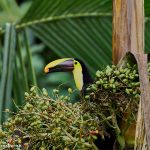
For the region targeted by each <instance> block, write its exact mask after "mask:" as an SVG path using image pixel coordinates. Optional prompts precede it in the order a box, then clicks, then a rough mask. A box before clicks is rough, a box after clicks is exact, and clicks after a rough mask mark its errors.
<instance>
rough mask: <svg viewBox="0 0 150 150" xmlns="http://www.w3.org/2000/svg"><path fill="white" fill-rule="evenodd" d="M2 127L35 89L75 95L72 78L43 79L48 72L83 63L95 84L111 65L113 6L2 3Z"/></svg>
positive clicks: (77, 1) (104, 1)
mask: <svg viewBox="0 0 150 150" xmlns="http://www.w3.org/2000/svg"><path fill="white" fill-rule="evenodd" d="M145 24H146V27H145V51H148V50H150V42H149V40H150V34H149V33H150V1H149V0H145ZM0 35H1V36H0V37H1V40H0V122H3V121H4V120H6V118H7V117H8V114H7V113H4V112H3V111H4V110H5V109H10V110H11V111H16V108H15V106H14V103H16V104H17V105H21V104H23V102H24V92H25V91H27V92H28V91H29V89H30V87H32V86H33V85H36V86H38V87H39V88H40V89H42V88H46V89H47V90H48V92H49V93H51V92H52V89H54V88H60V89H61V92H62V94H66V91H67V88H68V87H72V88H73V89H75V85H74V81H73V78H72V74H71V73H53V74H49V75H45V74H44V72H43V69H44V66H45V65H46V64H47V63H49V62H50V61H52V60H55V59H58V58H65V57H73V58H79V59H81V60H82V61H84V63H85V64H86V66H87V68H88V70H89V72H90V74H91V75H92V76H93V78H94V74H95V72H96V70H98V69H102V68H104V67H105V66H106V65H108V64H111V61H112V48H111V47H112V46H111V45H112V0H93V1H91V0H43V1H41V0H1V1H0Z"/></svg>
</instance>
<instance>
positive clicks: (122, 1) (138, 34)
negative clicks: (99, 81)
mask: <svg viewBox="0 0 150 150" xmlns="http://www.w3.org/2000/svg"><path fill="white" fill-rule="evenodd" d="M127 52H130V53H132V54H133V55H134V57H135V59H136V61H137V64H138V70H139V76H140V83H141V85H140V86H141V103H142V111H143V115H144V123H145V131H146V140H147V144H148V149H150V100H149V99H150V87H149V79H148V72H147V55H146V54H144V0H113V63H114V64H117V63H118V62H119V60H120V59H121V58H122V57H123V56H124V55H125V54H126V53H127Z"/></svg>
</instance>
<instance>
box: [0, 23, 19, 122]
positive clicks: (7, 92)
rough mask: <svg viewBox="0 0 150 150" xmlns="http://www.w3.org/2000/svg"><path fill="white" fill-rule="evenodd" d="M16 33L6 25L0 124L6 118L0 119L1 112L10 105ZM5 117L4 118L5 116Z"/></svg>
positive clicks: (11, 26) (0, 89) (0, 95)
mask: <svg viewBox="0 0 150 150" xmlns="http://www.w3.org/2000/svg"><path fill="white" fill-rule="evenodd" d="M15 46H16V32H15V28H14V26H13V25H11V24H6V32H5V41H4V51H3V68H2V77H1V86H0V122H2V120H5V119H6V118H1V116H2V111H3V109H5V108H8V109H9V108H10V107H11V105H12V97H11V92H12V79H13V68H14V59H15ZM5 117H6V116H5Z"/></svg>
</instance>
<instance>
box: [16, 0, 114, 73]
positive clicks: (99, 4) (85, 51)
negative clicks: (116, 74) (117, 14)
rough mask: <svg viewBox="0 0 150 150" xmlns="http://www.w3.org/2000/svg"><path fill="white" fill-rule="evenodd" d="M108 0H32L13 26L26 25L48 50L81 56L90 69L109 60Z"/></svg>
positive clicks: (65, 55)
mask: <svg viewBox="0 0 150 150" xmlns="http://www.w3.org/2000/svg"><path fill="white" fill-rule="evenodd" d="M111 3H112V2H111V1H110V0H105V1H104V0H103V1H100V0H94V1H91V0H84V1H83V0H72V1H69V0H50V1H49V0H43V1H40V0H36V1H35V2H33V4H32V6H31V8H30V9H29V11H28V12H27V14H26V15H25V17H24V18H23V19H22V21H21V22H20V23H19V24H18V25H17V28H23V27H26V26H29V27H30V28H31V29H32V30H33V31H34V33H35V35H36V36H38V37H39V38H40V39H41V40H42V41H43V42H44V43H45V44H46V45H48V46H49V48H50V50H53V51H55V52H56V53H57V54H58V55H59V56H60V57H75V58H80V59H82V60H83V61H85V63H86V64H87V66H88V68H89V69H90V71H91V72H92V73H94V72H95V71H96V70H97V69H99V68H100V67H103V66H104V65H106V64H110V63H111V32H112V31H111V30H112V27H111V23H112V18H111V11H112V8H111ZM39 4H40V5H39Z"/></svg>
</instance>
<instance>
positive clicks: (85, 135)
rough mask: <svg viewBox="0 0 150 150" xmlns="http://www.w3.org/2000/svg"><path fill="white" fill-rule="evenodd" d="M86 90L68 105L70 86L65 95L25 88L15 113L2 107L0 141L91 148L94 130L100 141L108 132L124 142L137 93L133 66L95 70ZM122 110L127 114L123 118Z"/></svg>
mask: <svg viewBox="0 0 150 150" xmlns="http://www.w3.org/2000/svg"><path fill="white" fill-rule="evenodd" d="M86 90H87V94H86V96H85V98H84V96H83V95H82V96H81V101H80V102H77V103H74V104H72V103H70V102H69V101H70V98H71V94H72V93H73V92H74V91H73V90H72V89H70V88H69V89H68V95H66V96H63V95H60V93H59V92H60V91H59V90H58V89H54V90H53V98H51V97H49V96H48V93H47V91H46V89H43V90H42V91H40V90H39V89H37V88H36V87H35V86H34V87H32V88H31V89H30V93H27V92H25V100H26V103H25V104H24V106H22V107H18V106H16V107H17V108H18V112H17V113H13V112H10V111H9V110H6V112H7V113H12V114H13V116H12V118H9V119H8V121H7V122H5V123H4V125H3V130H1V132H0V135H1V136H0V137H1V144H2V145H3V146H6V147H7V146H17V145H20V146H22V147H26V149H35V148H36V147H38V148H39V147H40V148H41V149H42V150H44V149H47V148H48V147H49V148H50V147H51V148H53V149H57V148H59V149H64V148H66V149H76V148H77V149H83V148H86V149H91V148H92V149H96V145H95V144H94V141H95V140H96V139H97V136H98V135H99V136H101V138H104V140H105V137H106V136H112V135H113V136H115V137H116V140H117V141H118V142H119V144H120V145H121V146H122V147H124V146H125V141H124V138H123V132H126V130H127V128H128V127H129V126H130V124H132V123H133V122H134V121H135V118H136V116H135V115H136V112H137V106H138V101H139V96H140V91H139V80H138V72H137V68H136V65H134V66H131V65H130V64H127V66H126V67H124V68H118V67H116V66H114V65H113V66H112V67H110V66H107V67H106V68H105V69H104V70H103V71H97V72H96V79H95V82H94V83H93V84H91V85H89V87H87V89H86ZM130 109H132V112H131V111H129V110H130ZM124 113H129V114H130V115H129V117H128V118H123V114H124ZM120 117H121V118H122V119H126V125H125V128H126V130H124V131H122V130H121V129H120V128H119V123H118V120H117V118H120ZM107 128H111V129H112V131H111V132H108V131H107Z"/></svg>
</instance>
